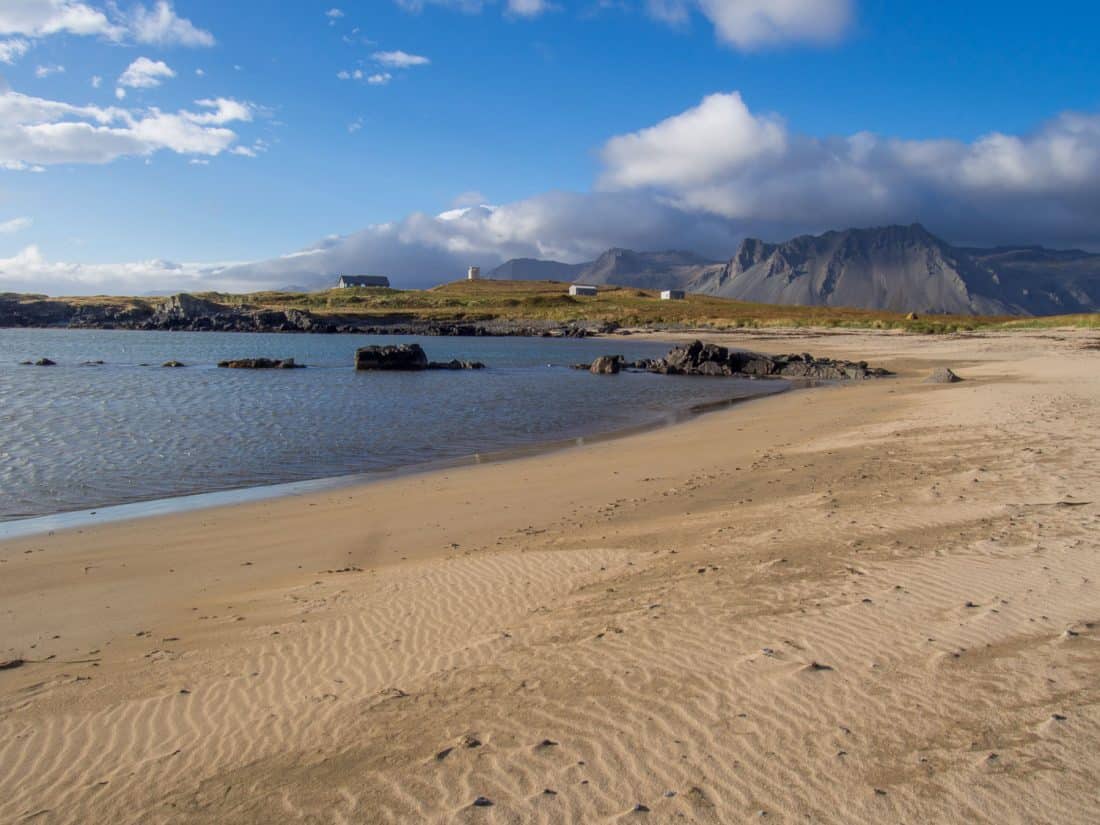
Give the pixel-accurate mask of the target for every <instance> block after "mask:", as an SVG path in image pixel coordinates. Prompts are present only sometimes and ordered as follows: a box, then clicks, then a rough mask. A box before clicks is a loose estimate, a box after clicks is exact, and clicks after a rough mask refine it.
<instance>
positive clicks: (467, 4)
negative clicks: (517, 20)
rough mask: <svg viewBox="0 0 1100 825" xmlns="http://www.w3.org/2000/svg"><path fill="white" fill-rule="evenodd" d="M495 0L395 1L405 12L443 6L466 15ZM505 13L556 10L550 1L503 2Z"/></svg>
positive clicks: (522, 14)
mask: <svg viewBox="0 0 1100 825" xmlns="http://www.w3.org/2000/svg"><path fill="white" fill-rule="evenodd" d="M495 1H496V0H396V2H397V5H399V6H400V7H401V8H403V9H405V10H406V11H411V12H417V13H419V12H421V11H423V10H424V7H425V6H428V5H433V6H444V7H448V8H452V9H456V10H457V11H461V12H465V13H466V14H478V13H479V12H481V11H482V10H483V9H484V8H485V7H486V6H490V5H493V4H494V3H495ZM504 8H505V11H506V12H507V13H508V14H510V15H512V16H514V17H535V16H537V15H540V14H542V13H543V12H547V11H551V10H553V9H556V8H557V6H556V5H555V4H553V3H551V2H550V0H504Z"/></svg>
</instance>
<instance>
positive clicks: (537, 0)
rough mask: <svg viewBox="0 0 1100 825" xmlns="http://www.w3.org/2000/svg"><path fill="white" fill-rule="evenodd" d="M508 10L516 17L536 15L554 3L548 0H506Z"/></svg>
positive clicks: (552, 6) (548, 9) (545, 10)
mask: <svg viewBox="0 0 1100 825" xmlns="http://www.w3.org/2000/svg"><path fill="white" fill-rule="evenodd" d="M507 8H508V12H509V13H510V14H513V15H515V16H517V17H538V16H539V15H540V14H543V13H544V12H547V11H550V10H551V9H553V8H554V5H553V4H552V3H550V2H548V0H508V5H507Z"/></svg>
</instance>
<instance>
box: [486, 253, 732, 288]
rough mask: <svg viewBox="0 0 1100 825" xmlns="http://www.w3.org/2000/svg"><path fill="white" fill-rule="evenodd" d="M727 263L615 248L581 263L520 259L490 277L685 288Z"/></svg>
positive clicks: (689, 256) (694, 256)
mask: <svg viewBox="0 0 1100 825" xmlns="http://www.w3.org/2000/svg"><path fill="white" fill-rule="evenodd" d="M723 266H724V265H723V264H722V263H721V262H719V261H711V260H708V259H706V258H703V257H701V256H699V255H696V254H695V253H694V252H684V251H680V250H667V251H663V252H634V251H633V250H630V249H618V248H614V249H609V250H607V251H606V252H604V253H603V254H602V255H600V257H599V258H597V259H596V260H594V261H590V262H588V263H581V264H565V263H561V262H559V261H539V260H535V259H532V258H516V259H513V260H511V261H507V262H505V263H504V264H502V265H501V266H498V267H497V268H496V269H494V270H493V271H492V272H490V273H489V277H490V278H508V279H511V280H517V281H530V280H540V281H541V280H555V281H573V282H575V283H585V284H596V285H602V284H615V285H616V286H633V287H638V288H639V289H673V288H675V289H685V288H687V287H688V286H689V285H690V284H691V283H693V282H694V281H696V280H698V279H700V278H702V277H704V276H707V275H710V274H714V273H717V272H718V271H719V270H721V269H722V267H723Z"/></svg>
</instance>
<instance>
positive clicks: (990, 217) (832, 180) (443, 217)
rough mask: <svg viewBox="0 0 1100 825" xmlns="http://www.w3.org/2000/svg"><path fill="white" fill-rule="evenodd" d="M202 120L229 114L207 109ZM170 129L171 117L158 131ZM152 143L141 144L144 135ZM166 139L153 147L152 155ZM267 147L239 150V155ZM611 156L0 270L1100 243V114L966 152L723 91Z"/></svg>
mask: <svg viewBox="0 0 1100 825" xmlns="http://www.w3.org/2000/svg"><path fill="white" fill-rule="evenodd" d="M202 109H203V110H205V111H207V112H217V111H219V107H218V106H217V105H213V104H212V102H208V103H207V104H206V105H204V106H203V107H202ZM227 111H228V110H227ZM154 114H155V115H156V117H158V118H160V119H165V118H172V117H174V118H176V119H178V120H183V121H184V123H185V124H187V125H189V126H191V127H192V128H195V129H201V128H203V127H201V126H200V124H198V123H195V122H194V119H195V118H196V117H201V116H202V112H189V113H177V114H176V115H175V116H169V115H161V114H160V113H158V112H154ZM153 116H154V115H153V114H146V115H140V116H139V115H137V114H135V113H132V112H127V111H125V110H119V109H113V108H97V107H70V106H68V105H67V104H61V103H55V102H51V101H42V100H39V99H36V98H26V97H23V96H19V95H11V94H8V95H0V123H3V124H8V123H12V122H15V123H39V122H40V123H43V124H45V125H58V126H61V125H71V124H70V122H71V121H78V122H80V123H82V124H84V125H85V126H86V127H87V128H89V129H98V128H105V129H107V130H113V129H119V130H121V131H123V132H127V133H132V132H135V131H136V130H135V129H133V128H131V127H129V126H128V125H127V124H128V122H129V120H137V119H139V117H140V118H146V117H148V118H152V117H153ZM188 118H190V119H188ZM128 119H129V120H128ZM178 125H179V124H178V123H176V122H175V121H168V122H166V123H163V124H161V127H160V128H162V129H165V130H171V129H172V128H176V127H178ZM8 128H9V127H7V126H5V127H3V128H0V166H4V165H10V164H13V163H14V164H22V165H23V166H24V167H29V166H31V165H32V164H41V163H49V162H58V161H54V160H52V159H50V158H49V157H47V158H46V159H43V155H41V154H32V153H29V152H16V153H13V152H12V151H11V150H10V148H9V147H10V143H9V135H8V132H7V130H8ZM349 131H353V130H352V129H351V127H350V126H349ZM148 134H149V130H145V131H144V132H143V135H145V137H146V140H149V141H152V138H149V137H148ZM116 139H121V138H116ZM129 139H130V140H132V139H133V136H132V135H130V137H129ZM204 140H212V138H211V137H209V136H208V137H206V138H204ZM168 143H169V141H168V139H167V138H161V139H160V140H159V142H158V143H156V144H155V145H156V146H158V147H163V146H165V145H167V144H168ZM150 145H151V143H143V144H138V145H137V146H130V145H129V144H127V148H126V152H127V153H129V154H142V153H145V154H149V153H151V152H152V151H155V149H152V148H150ZM176 145H180V144H176ZM236 145H237V144H235V143H233V144H229V145H228V147H229V148H226V149H223V151H233V149H232V148H231V147H232V146H236ZM257 147H258V144H255V143H254V144H252V145H251V146H240V147H238V148H239V149H240V150H242V153H244V154H247V153H248V152H256V151H259V149H258V148H257ZM84 151H88V150H87V148H85V150H84ZM100 151H106V150H100ZM112 151H115V152H118V151H119V150H118V149H113V150H112ZM172 151H180V149H178V148H174V147H173V148H172ZM190 154H194V155H196V156H198V157H200V158H205V157H209V156H211V155H210V154H206V153H202V152H198V151H195V152H191V153H190ZM211 154H213V153H211ZM602 158H603V163H604V170H603V174H602V175H601V176H600V178H599V182H598V188H597V191H594V192H589V193H574V192H548V193H544V194H540V195H535V196H533V197H530V198H526V199H524V200H520V201H516V202H513V203H507V204H503V205H500V206H482V205H479V203H484V202H485V199H484V198H483V196H482V195H481V193H480V192H466V193H463V195H461V196H459V198H458V199H456V202H455V203H454V205H453V208H451V209H449V210H447V211H446V212H443V213H442V214H434V215H433V214H426V213H421V212H417V213H413V214H411V215H408V216H406V217H404V218H402V219H399V220H393V221H389V222H386V223H379V224H375V225H372V226H368V227H366V228H364V229H362V230H360V231H358V232H354V233H351V234H349V235H346V236H339V237H327V238H324V239H322V240H320V241H318V242H317V243H315V244H312V245H310V246H307V247H306V248H304V249H301V250H298V251H297V252H291V253H289V254H287V255H283V256H281V257H278V258H273V259H270V260H266V261H257V262H252V263H245V264H237V265H232V266H227V265H222V264H219V265H216V266H214V265H211V266H205V267H204V266H201V265H185V266H181V265H166V264H163V262H146V263H136V264H118V265H115V266H113V267H108V266H106V265H104V266H102V267H81V266H80V265H78V264H63V263H49V262H47V261H45V260H44V259H43V257H42V256H41V255H40V254H39V253H38V250H37V249H35V248H33V247H28V249H29V250H32V251H33V254H31V253H28V250H24V252H23V253H20V255H19V256H16V257H15V258H13V259H8V260H7V261H0V284H2V288H8V289H14V288H26V289H35V290H37V291H49V292H63V291H66V290H68V291H85V292H94V291H105V290H106V291H116V292H133V291H138V292H143V291H148V290H151V289H200V288H217V289H246V288H250V289H255V288H261V287H273V286H279V285H282V284H286V283H304V284H306V285H310V284H316V285H320V284H324V283H327V282H330V281H331V278H332V276H334V275H335V274H337V273H339V272H346V271H379V272H383V273H385V274H388V275H390V276H391V278H393V280H394V283H395V284H398V285H400V286H427V285H431V284H434V283H439V282H441V281H445V280H448V279H452V278H458V277H460V276H461V274H462V273H463V272H464V271H465V268H466V267H467V266H469V265H470V264H471V263H476V264H478V265H480V266H482V267H483V268H491V267H492V266H495V265H496V264H498V263H500V262H502V261H504V260H506V259H507V258H512V257H535V258H554V259H557V260H563V261H570V262H576V261H581V260H591V259H592V258H594V257H596V256H597V255H599V254H600V253H601V252H602V251H603V250H605V249H607V248H608V247H611V246H623V247H628V248H635V249H662V248H686V249H693V250H695V251H697V252H699V253H701V254H703V255H708V256H712V257H714V258H716V259H721V258H725V257H728V256H729V255H731V254H732V253H733V251H734V250H735V249H736V246H737V243H738V242H739V241H740V240H741V239H742V238H743V237H745V236H746V235H751V236H755V237H764V238H765V239H768V240H783V239H786V238H789V237H791V236H793V235H796V234H801V233H804V232H820V231H823V230H827V229H835V228H845V227H848V226H869V225H882V224H886V223H911V222H913V221H915V220H919V221H921V222H923V223H925V224H926V225H927V226H928V227H929V228H930V229H931V230H932V231H933V232H936V233H938V234H940V235H942V236H943V237H945V238H946V239H947V240H949V241H954V242H957V243H974V244H1000V243H1045V244H1048V245H1053V246H1073V245H1080V246H1084V247H1087V248H1095V249H1100V114H1095V113H1090V114H1082V113H1072V112H1070V113H1064V114H1061V115H1058V116H1057V117H1054V118H1052V119H1051V120H1049V121H1048V122H1046V123H1043V124H1041V125H1040V126H1039V127H1038V128H1037V129H1036V130H1034V131H1033V132H1031V133H1029V134H1023V135H1008V134H1003V133H998V132H995V133H991V134H989V135H987V136H985V137H982V138H979V139H978V140H975V141H972V142H962V141H956V140H947V139H940V140H936V139H932V140H905V139H901V138H894V137H888V136H880V135H874V134H870V133H866V132H860V133H856V134H853V135H848V136H810V135H805V134H799V133H797V132H795V131H792V130H791V129H790V128H789V127H787V126H786V125H785V124H784V123H783V122H782V120H781V119H780V118H778V117H777V116H774V115H758V114H755V113H753V112H752V111H751V110H749V108H748V107H747V106H746V105H745V103H744V101H743V100H742V99H741V98H740V96H739V95H737V94H736V93H730V94H727V95H713V96H710V97H707V98H705V99H704V100H702V101H701V102H700V103H699V104H698V105H697V106H694V107H692V108H690V109H688V110H687V111H685V112H683V113H681V114H679V115H675V116H673V117H670V118H667V119H666V120H664V121H661V122H660V123H657V124H655V125H653V126H652V127H650V128H648V129H642V130H639V131H637V132H634V133H630V134H626V135H620V136H617V137H613V138H611V139H610V140H608V141H607V143H606V144H605V146H604V148H603V152H602ZM86 162H92V161H86ZM97 162H102V161H97ZM21 284H26V286H25V287H24V286H18V285H21Z"/></svg>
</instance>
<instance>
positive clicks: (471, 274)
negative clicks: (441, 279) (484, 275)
mask: <svg viewBox="0 0 1100 825" xmlns="http://www.w3.org/2000/svg"><path fill="white" fill-rule="evenodd" d="M466 280H467V281H479V280H481V267H480V266H471V267H470V268H469V269H467V270H466Z"/></svg>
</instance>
